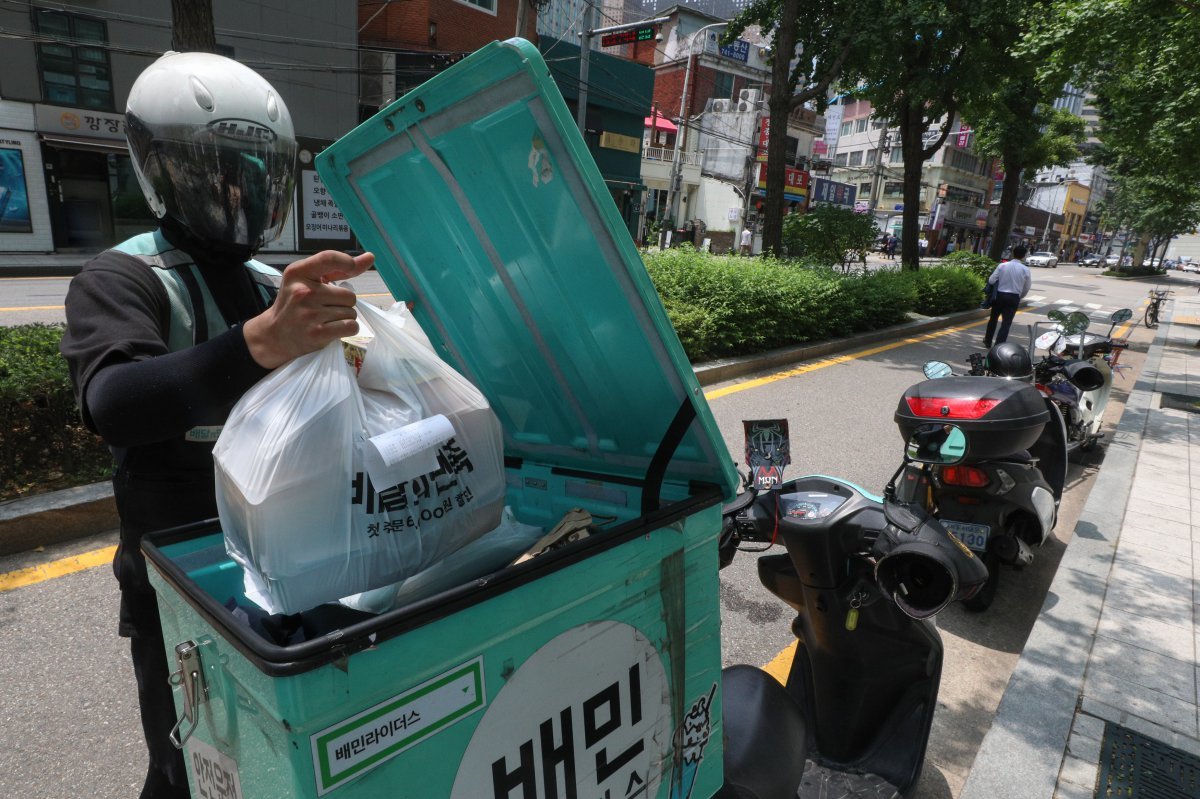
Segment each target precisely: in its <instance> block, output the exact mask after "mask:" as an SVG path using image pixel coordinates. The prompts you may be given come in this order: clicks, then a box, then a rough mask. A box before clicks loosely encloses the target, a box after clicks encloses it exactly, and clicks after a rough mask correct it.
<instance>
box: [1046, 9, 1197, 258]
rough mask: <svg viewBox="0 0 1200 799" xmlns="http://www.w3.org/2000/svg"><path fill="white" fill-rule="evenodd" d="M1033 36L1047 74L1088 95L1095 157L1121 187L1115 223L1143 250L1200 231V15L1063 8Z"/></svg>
mask: <svg viewBox="0 0 1200 799" xmlns="http://www.w3.org/2000/svg"><path fill="white" fill-rule="evenodd" d="M1054 8H1055V14H1054V16H1053V17H1052V18H1051V19H1050V20H1049V21H1048V24H1047V25H1045V26H1044V27H1043V28H1042V29H1040V30H1039V31H1037V32H1036V33H1034V34H1031V36H1030V43H1031V47H1037V48H1041V49H1042V50H1043V51H1045V52H1047V53H1049V54H1051V55H1050V58H1049V59H1048V61H1047V66H1046V68H1047V69H1051V70H1057V71H1067V72H1068V73H1070V74H1073V78H1074V80H1075V81H1076V82H1077V83H1079V84H1080V85H1086V86H1089V87H1091V89H1092V90H1093V91H1094V92H1095V94H1096V98H1097V103H1096V105H1097V108H1098V110H1099V112H1100V128H1099V133H1098V136H1099V139H1100V143H1101V146H1100V147H1099V149H1098V150H1097V151H1096V153H1095V154H1094V157H1095V159H1096V160H1097V161H1098V162H1099V163H1101V164H1103V165H1104V166H1105V167H1106V169H1107V170H1108V172H1109V175H1110V176H1111V178H1112V179H1113V182H1114V186H1115V188H1114V191H1113V193H1112V196H1111V197H1110V198H1109V199H1108V201H1107V202H1106V203H1105V204H1104V209H1105V216H1106V219H1107V221H1108V222H1109V223H1110V224H1116V225H1117V226H1124V227H1127V228H1129V229H1131V230H1133V231H1136V232H1137V233H1138V234H1139V235H1138V238H1139V240H1140V244H1139V246H1138V248H1137V251H1136V252H1135V254H1134V262H1135V263H1137V262H1140V260H1141V258H1142V255H1143V253H1144V252H1145V246H1146V243H1147V242H1148V241H1149V240H1150V239H1152V238H1159V239H1162V238H1163V237H1169V236H1170V235H1171V234H1174V233H1179V232H1182V231H1184V230H1189V229H1192V228H1194V227H1196V225H1197V223H1200V196H1198V191H1197V188H1196V187H1197V185H1200V159H1197V158H1196V157H1195V154H1196V153H1197V152H1200V115H1197V113H1196V109H1197V108H1200V61H1198V60H1197V59H1196V53H1197V52H1200V8H1198V7H1197V5H1196V4H1195V3H1192V2H1183V0H1059V2H1057V3H1056V4H1055V7H1054Z"/></svg>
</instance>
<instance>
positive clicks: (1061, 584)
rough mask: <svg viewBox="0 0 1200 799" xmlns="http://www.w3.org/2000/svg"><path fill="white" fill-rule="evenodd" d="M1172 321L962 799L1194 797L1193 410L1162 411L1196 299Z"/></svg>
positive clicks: (1199, 380)
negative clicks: (1003, 798)
mask: <svg viewBox="0 0 1200 799" xmlns="http://www.w3.org/2000/svg"><path fill="white" fill-rule="evenodd" d="M1169 311H1170V320H1171V321H1170V322H1167V321H1164V322H1163V323H1162V325H1161V326H1160V327H1159V329H1158V334H1157V337H1156V338H1155V340H1154V343H1153V345H1152V346H1151V348H1150V352H1149V354H1148V356H1147V358H1146V362H1145V365H1144V367H1143V371H1142V375H1141V378H1140V379H1139V380H1138V382H1137V384H1136V386H1135V387H1134V390H1133V392H1132V394H1131V395H1130V397H1129V401H1128V402H1127V404H1126V406H1125V413H1124V415H1123V417H1122V419H1121V423H1120V425H1119V427H1118V428H1117V430H1116V432H1115V434H1114V436H1113V438H1112V441H1111V442H1110V443H1109V444H1108V449H1107V453H1106V456H1105V460H1104V468H1103V469H1102V470H1101V472H1100V474H1099V476H1098V478H1097V480H1096V484H1095V486H1094V487H1093V489H1092V492H1091V495H1090V497H1089V499H1088V502H1087V505H1086V506H1085V508H1084V511H1083V513H1082V515H1081V516H1080V519H1079V522H1078V524H1077V526H1076V528H1075V531H1074V532H1075V534H1074V537H1073V538H1072V540H1071V541H1070V543H1069V545H1068V547H1067V550H1066V552H1065V554H1064V555H1063V559H1062V562H1061V563H1060V565H1059V567H1058V572H1057V574H1056V575H1055V578H1054V582H1053V584H1052V585H1051V586H1050V591H1049V593H1048V594H1047V596H1046V601H1045V604H1044V605H1043V606H1042V610H1041V614H1040V615H1039V617H1038V620H1037V623H1036V624H1035V625H1034V627H1033V630H1032V631H1031V632H1030V635H1029V640H1028V641H1027V642H1026V644H1025V648H1024V650H1023V651H1022V653H1021V658H1020V660H1019V661H1018V663H1017V668H1016V670H1015V671H1014V672H1013V675H1012V678H1011V679H1010V680H1009V683H1008V688H1007V690H1006V691H1005V694H1004V697H1003V698H1002V699H1001V702H1000V707H999V710H998V712H997V714H996V717H995V719H994V721H993V723H992V727H991V729H990V730H989V732H988V734H987V736H986V737H985V738H984V741H983V745H982V747H981V748H980V750H979V753H978V755H977V756H976V758H975V762H974V765H973V766H972V769H971V773H970V775H969V777H968V779H967V783H966V785H965V787H964V789H963V791H962V793H961V794H960V796H959V799H996V797H1022V799H1026V798H1027V799H1060V798H1061V799H1083V798H1084V797H1089V798H1090V797H1093V796H1097V797H1107V796H1117V795H1121V796H1146V797H1164V798H1166V797H1171V798H1172V799H1173V797H1189V796H1200V786H1198V784H1197V780H1198V779H1200V727H1198V724H1200V721H1198V714H1200V708H1198V706H1197V705H1198V702H1197V681H1198V680H1200V668H1198V662H1197V648H1198V646H1200V638H1198V637H1197V632H1198V630H1197V627H1196V615H1197V612H1198V611H1200V604H1198V603H1200V597H1197V596H1196V595H1195V585H1196V582H1195V581H1196V577H1197V575H1198V574H1200V563H1198V562H1197V561H1196V559H1195V552H1196V551H1197V548H1200V451H1198V453H1197V457H1196V458H1195V459H1192V457H1191V448H1192V446H1193V445H1194V444H1196V443H1200V415H1197V411H1200V407H1198V408H1197V410H1196V411H1186V410H1174V409H1172V408H1170V407H1167V406H1166V404H1165V403H1164V397H1165V398H1166V399H1167V400H1170V399H1172V397H1171V396H1169V395H1182V396H1185V397H1188V398H1190V399H1191V401H1192V402H1200V350H1197V349H1196V348H1195V346H1194V345H1195V344H1196V342H1197V340H1198V339H1200V296H1196V295H1190V294H1189V295H1183V294H1177V295H1175V296H1174V297H1173V303H1172V304H1171V306H1170V307H1169ZM1191 367H1196V372H1197V374H1195V375H1193V374H1190V371H1191ZM1193 514H1194V515H1193ZM1142 736H1144V737H1142ZM1166 747H1170V748H1166ZM1175 750H1178V751H1175ZM1131 788H1132V791H1131V790H1130V789H1131Z"/></svg>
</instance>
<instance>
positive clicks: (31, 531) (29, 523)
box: [0, 310, 989, 555]
mask: <svg viewBox="0 0 1200 799" xmlns="http://www.w3.org/2000/svg"><path fill="white" fill-rule="evenodd" d="M988 313H989V312H988V311H981V310H972V311H966V312H964V313H958V314H950V315H947V316H933V317H922V318H920V319H917V320H915V321H912V322H906V323H904V324H901V325H893V326H892V327H885V328H880V329H879V330H872V331H869V332H867V333H860V334H858V335H855V336H849V337H847V338H843V339H831V340H829V341H821V342H817V343H815V344H806V345H802V346H798V347H784V348H781V349H777V350H770V351H769V352H765V353H759V354H757V355H747V356H742V357H739V358H729V359H723V360H719V361H711V362H708V363H701V364H696V365H695V366H693V369H694V370H695V373H696V378H697V380H699V381H700V385H702V386H707V385H711V384H713V383H720V382H722V381H725V380H732V379H733V378H735V377H741V376H743V375H747V374H751V373H753V372H758V371H762V370H765V369H771V368H774V367H778V366H784V365H790V364H794V363H797V362H799V361H805V360H810V359H812V358H819V357H822V356H825V355H831V354H833V353H836V352H844V351H846V350H853V349H857V348H860V347H865V346H868V345H870V344H875V343H878V342H880V341H886V340H892V339H900V338H904V337H906V336H912V335H914V334H917V333H923V332H925V331H927V330H935V329H940V328H946V327H953V326H954V325H957V324H961V323H963V322H969V321H973V320H976V319H983V318H986V317H987V315H988ZM120 524H121V523H120V518H119V517H118V515H117V509H116V504H115V502H114V500H113V495H112V485H111V484H110V483H108V482H104V483H93V484H92V485H87V486H80V487H78V488H66V489H63V490H62V491H53V492H50V493H47V494H38V495H37V496H33V497H28V498H26V499H16V500H13V501H11V502H9V503H7V504H5V505H0V555H12V554H16V553H18V552H25V551H28V550H31V549H34V548H35V547H39V546H48V545H51V544H60V543H63V542H66V541H70V540H73V539H76V538H83V537H85V536H89V535H95V534H97V533H102V532H107V531H109V530H116V529H117V528H119V527H120Z"/></svg>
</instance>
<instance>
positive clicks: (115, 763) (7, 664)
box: [0, 268, 1190, 799]
mask: <svg viewBox="0 0 1200 799" xmlns="http://www.w3.org/2000/svg"><path fill="white" fill-rule="evenodd" d="M1189 277H1190V276H1189ZM1034 278H1035V289H1034V292H1033V296H1035V297H1039V298H1040V299H1038V300H1036V302H1038V303H1040V304H1041V305H1040V310H1039V311H1038V312H1037V313H1034V314H1023V315H1022V316H1021V317H1019V318H1018V321H1019V322H1025V321H1029V320H1032V319H1034V318H1037V317H1038V316H1039V315H1044V312H1045V310H1047V309H1049V308H1050V307H1055V306H1070V305H1072V304H1074V305H1078V306H1079V307H1083V308H1088V304H1089V303H1090V304H1091V305H1094V306H1099V307H1096V308H1090V309H1089V310H1091V311H1093V313H1094V315H1096V316H1101V315H1103V314H1104V312H1105V311H1111V310H1112V309H1113V308H1115V307H1118V306H1120V305H1131V306H1135V303H1136V302H1137V301H1138V300H1140V298H1141V297H1144V295H1145V292H1146V289H1147V285H1146V284H1144V283H1118V282H1115V281H1111V280H1106V279H1103V278H1099V277H1097V276H1096V275H1095V273H1094V272H1084V271H1082V270H1075V269H1074V268H1060V269H1059V270H1049V271H1046V272H1043V271H1037V272H1035V275H1034ZM8 283H9V281H7V280H5V281H0V297H7V294H5V293H4V292H6V291H7V288H8ZM64 283H65V282H64ZM1177 285H1179V284H1178V283H1177ZM359 289H360V291H362V292H364V293H365V292H368V291H370V288H369V287H367V286H365V285H360V287H359ZM37 290H38V291H41V292H45V294H46V296H45V297H43V300H44V304H46V305H53V304H54V303H53V295H52V294H50V293H49V292H46V289H45V286H43V287H40V288H38V289H37ZM59 297H60V299H59V303H61V294H60V295H59ZM0 307H12V306H11V304H10V302H9V300H7V299H0ZM1135 307H1136V306H1135ZM10 313H13V312H11V311H0V324H13V323H14V322H13V321H11V319H10V318H9V316H8V314H10ZM46 313H52V311H48V312H46ZM979 338H981V333H980V328H979V325H974V326H971V327H967V328H965V329H962V330H955V331H950V332H947V333H945V334H943V335H937V336H933V335H932V334H931V335H930V336H928V337H920V338H918V339H917V340H913V341H904V342H895V343H894V345H888V346H887V347H885V346H883V345H880V346H877V347H873V348H872V350H874V352H872V353H871V354H868V355H864V356H861V357H853V358H849V359H846V360H839V362H837V363H834V364H830V365H827V366H817V365H815V364H809V365H806V366H805V367H804V370H805V371H803V373H801V374H795V375H792V376H788V377H784V378H780V379H773V380H768V381H764V382H759V383H756V384H755V385H753V386H752V387H751V386H750V382H751V381H750V380H749V379H745V380H741V381H738V382H737V383H736V384H730V385H724V386H714V387H710V389H709V393H710V394H711V395H713V399H712V400H711V404H712V407H713V410H714V413H715V414H716V416H717V418H718V421H719V423H720V426H721V430H722V434H723V436H724V437H725V439H726V442H727V444H728V446H729V447H730V450H731V451H732V452H739V451H740V450H741V437H742V429H741V420H742V419H747V418H774V417H780V416H782V417H786V418H788V419H789V420H790V421H791V423H792V440H793V452H794V458H795V461H796V462H795V464H794V466H793V467H792V468H791V470H790V473H791V474H793V475H798V474H801V473H807V472H824V473H828V474H834V475H839V476H842V477H845V478H847V479H850V480H853V481H854V482H857V483H859V484H861V485H864V486H866V487H868V488H876V489H877V488H878V487H881V486H882V485H883V483H884V482H885V481H886V479H887V478H888V477H889V476H890V474H891V471H892V470H893V469H894V468H895V465H896V463H897V461H898V458H899V446H900V439H899V435H898V433H897V432H896V428H895V426H894V424H893V423H892V413H893V411H894V409H895V404H896V402H897V400H898V399H899V397H900V395H901V393H902V392H903V389H904V388H905V387H907V386H908V385H910V384H911V383H913V382H915V381H916V380H918V379H920V377H921V375H920V369H919V367H920V364H921V363H922V362H923V361H924V360H928V359H930V358H935V357H936V358H941V359H943V360H947V361H950V362H953V363H961V362H962V361H963V359H964V358H965V356H966V353H967V352H969V351H971V349H972V348H973V346H974V345H975V344H976V343H977V342H978V340H979ZM1134 340H1135V342H1139V343H1135V350H1137V349H1142V350H1144V346H1145V345H1144V340H1145V337H1144V336H1142V335H1141V334H1140V333H1139V332H1135V334H1134ZM1126 357H1127V358H1129V363H1131V364H1133V365H1135V366H1136V365H1137V364H1136V353H1129V354H1127V356H1126ZM1132 382H1133V377H1132V375H1126V376H1125V378H1124V379H1122V380H1118V382H1117V385H1116V389H1117V394H1118V396H1120V395H1121V394H1122V392H1123V391H1124V390H1125V389H1127V388H1128V387H1129V386H1131V385H1132ZM735 386H747V387H746V388H742V389H740V390H736V391H732V392H730V393H725V394H723V395H722V396H716V392H717V391H719V390H722V389H730V388H732V387H735ZM1113 410H1114V411H1115V410H1116V408H1115V407H1114V409H1113ZM1115 418H1116V415H1115V413H1112V414H1110V415H1109V417H1108V421H1109V424H1111V423H1112V422H1113V421H1114V420H1115ZM1095 468H1096V464H1095V463H1092V462H1089V463H1086V464H1082V465H1081V466H1080V467H1077V468H1076V469H1074V470H1073V471H1072V480H1073V485H1072V487H1071V489H1070V490H1069V491H1068V495H1067V502H1066V503H1065V505H1064V508H1063V512H1062V515H1063V518H1062V521H1061V522H1060V525H1059V530H1060V533H1059V535H1058V536H1056V538H1055V540H1054V541H1052V542H1051V543H1050V544H1048V545H1047V547H1044V548H1043V549H1042V550H1041V551H1039V552H1038V560H1037V561H1036V562H1035V564H1034V565H1033V566H1031V567H1030V568H1028V569H1026V570H1025V571H1024V572H1022V573H1019V574H1018V573H1014V572H1011V571H1009V572H1007V573H1006V574H1005V575H1004V582H1003V583H1002V585H1001V589H1000V595H999V597H998V599H997V601H996V604H995V605H994V606H993V608H992V610H991V611H989V612H988V613H987V614H984V615H982V616H973V615H970V614H966V613H965V612H962V611H961V609H959V608H952V609H950V610H948V611H947V612H946V613H944V614H942V616H941V617H940V626H941V628H942V631H943V636H944V638H945V641H946V646H947V656H946V665H945V673H944V682H943V687H942V693H941V699H940V702H939V711H938V714H937V716H936V718H935V727H934V731H933V737H932V739H931V743H930V748H929V767H928V768H927V771H926V775H925V779H924V780H923V782H922V784H921V786H920V789H919V793H918V795H919V796H921V797H928V798H934V797H936V798H937V799H942V798H943V797H952V796H955V795H957V793H958V792H959V790H960V788H961V785H962V781H963V779H964V778H965V774H966V771H967V770H968V769H969V767H970V764H971V761H972V760H973V758H974V752H975V750H976V749H977V747H978V744H979V740H980V739H981V738H982V736H983V734H984V733H985V732H986V730H987V727H988V725H989V724H990V718H991V714H992V713H993V712H994V710H995V707H996V704H997V702H998V700H999V696H1000V693H1001V692H1002V690H1003V688H1004V685H1005V683H1006V682H1007V680H1008V674H1009V672H1010V671H1011V669H1012V666H1013V664H1014V663H1015V660H1016V656H1017V653H1019V651H1020V649H1021V646H1022V644H1023V642H1024V639H1025V636H1026V634H1027V633H1028V629H1029V627H1030V626H1031V625H1032V623H1033V619H1034V617H1035V616H1036V613H1037V608H1038V607H1039V606H1040V604H1041V601H1042V597H1043V596H1044V594H1045V590H1046V586H1047V585H1048V583H1049V579H1050V577H1051V576H1052V574H1053V567H1054V565H1055V564H1056V563H1057V559H1058V557H1059V555H1060V554H1061V550H1062V546H1063V543H1064V540H1063V537H1062V532H1061V531H1065V530H1070V529H1072V528H1073V523H1074V517H1075V516H1076V515H1077V514H1078V509H1079V506H1080V505H1081V504H1082V500H1083V498H1084V496H1085V494H1086V491H1087V489H1088V486H1089V485H1090V480H1091V478H1092V476H1093V475H1094V472H1095ZM112 543H113V539H112V536H100V537H97V538H94V539H90V540H87V541H82V542H75V543H73V544H72V545H70V546H68V547H61V548H55V550H54V551H53V552H31V553H24V554H22V555H18V556H13V557H9V558H3V559H0V575H3V574H6V573H11V572H13V571H14V570H16V569H19V568H22V567H25V566H30V565H35V564H39V563H45V562H47V561H53V560H57V559H60V558H63V557H65V556H68V555H75V554H81V553H87V552H92V551H95V550H97V549H100V548H102V547H105V546H108V545H111V544H112ZM116 602H117V596H116V589H115V584H114V581H113V580H112V577H111V574H110V573H109V572H108V570H107V569H106V568H103V567H100V568H92V569H90V570H85V571H80V572H76V573H72V574H69V575H67V576H63V577H59V578H57V579H53V580H49V581H46V582H42V583H39V584H36V585H31V586H28V587H24V588H20V589H18V590H15V591H10V592H5V593H0V724H2V725H3V727H2V729H0V796H38V797H45V799H59V798H60V797H61V799H68V798H70V799H75V797H80V796H89V797H97V799H109V797H111V798H112V799H117V798H118V797H128V796H131V795H134V794H135V793H136V786H137V785H138V784H139V783H140V774H141V771H142V768H143V764H144V754H143V749H142V744H141V741H140V734H139V731H138V728H137V723H136V708H135V707H134V704H133V700H132V671H131V669H130V668H129V665H128V658H127V655H126V650H125V647H124V644H123V642H121V641H120V640H119V639H117V637H116V635H115V630H114V627H115V623H114V622H115V614H116ZM785 610H786V609H785V608H782V607H780V603H778V602H777V601H775V600H774V599H773V598H772V597H770V595H768V594H767V593H766V591H765V590H764V589H762V588H761V587H760V586H758V584H757V580H756V578H755V575H754V569H753V556H745V555H744V556H741V557H740V558H739V560H738V561H737V562H735V564H734V566H733V567H731V568H730V569H728V570H726V572H724V573H723V574H722V619H723V631H722V642H723V646H724V649H725V652H726V659H727V661H728V662H749V663H760V664H765V663H768V662H769V661H772V660H773V659H775V658H776V657H777V656H778V655H779V654H780V652H781V651H782V650H784V649H785V647H786V646H787V645H788V644H789V643H790V640H791V639H790V634H789V633H788V622H789V621H790V618H789V616H788V614H787V613H786V612H785Z"/></svg>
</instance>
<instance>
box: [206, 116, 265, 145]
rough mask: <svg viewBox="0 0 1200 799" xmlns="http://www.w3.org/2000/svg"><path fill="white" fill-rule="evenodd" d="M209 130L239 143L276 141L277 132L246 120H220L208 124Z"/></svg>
mask: <svg viewBox="0 0 1200 799" xmlns="http://www.w3.org/2000/svg"><path fill="white" fill-rule="evenodd" d="M208 128H209V130H211V131H212V132H213V133H215V134H217V135H218V136H224V137H225V138H227V139H237V140H239V141H259V142H273V141H275V131H273V130H271V129H270V128H266V127H263V126H262V125H259V124H256V123H254V122H250V121H248V120H245V119H218V120H216V121H214V122H210V123H208Z"/></svg>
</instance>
